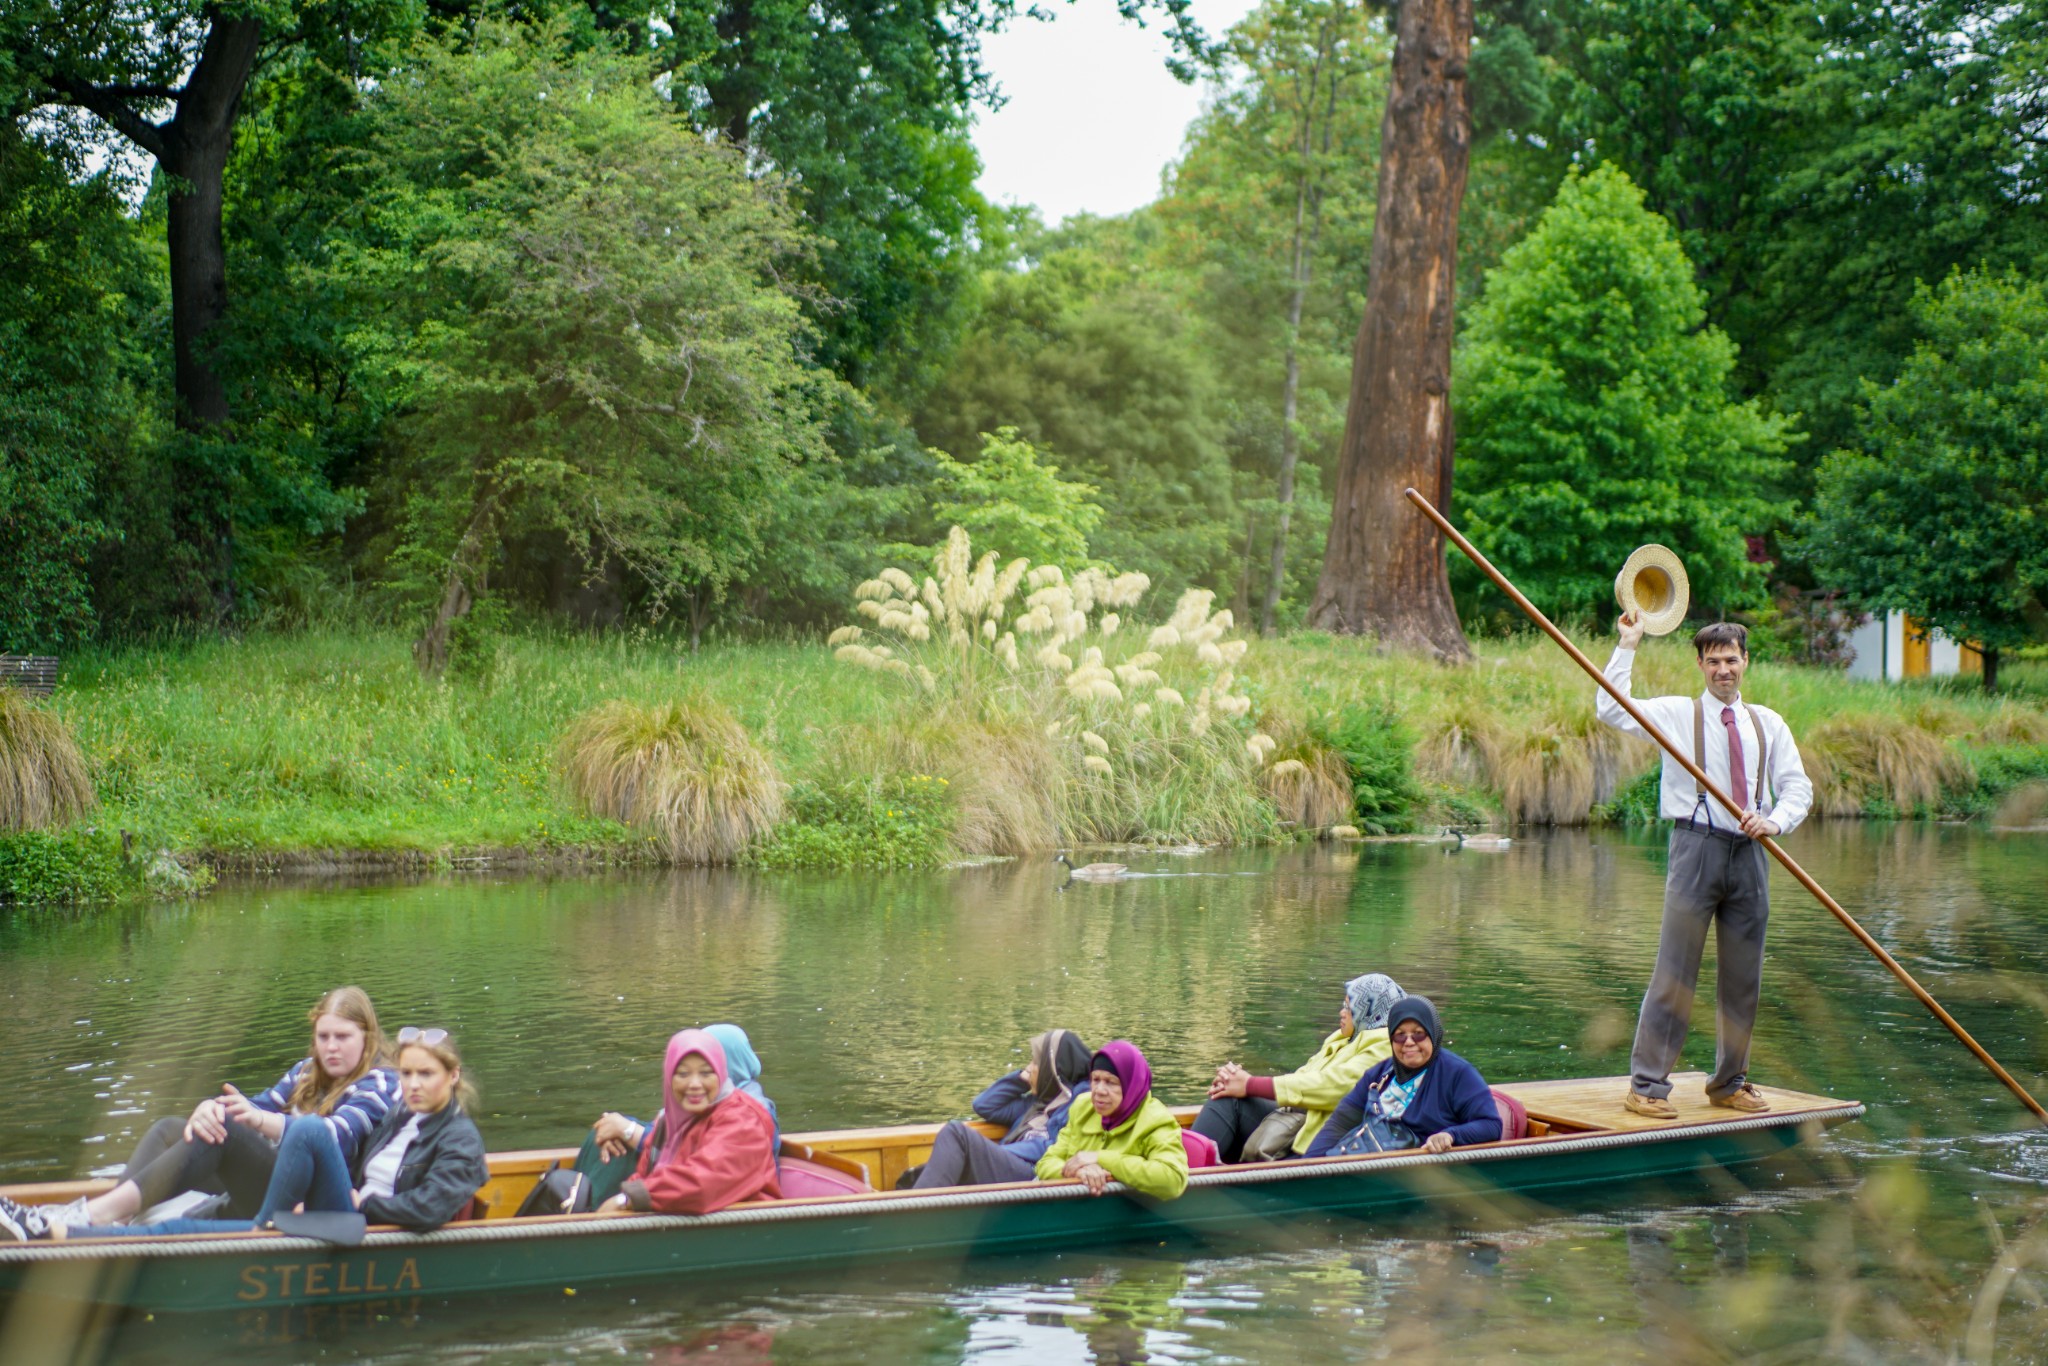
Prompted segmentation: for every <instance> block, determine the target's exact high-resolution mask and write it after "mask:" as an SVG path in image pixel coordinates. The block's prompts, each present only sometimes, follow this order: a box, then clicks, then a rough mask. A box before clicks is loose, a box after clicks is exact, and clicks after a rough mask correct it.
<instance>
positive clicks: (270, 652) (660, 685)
mask: <svg viewBox="0 0 2048 1366" xmlns="http://www.w3.org/2000/svg"><path fill="white" fill-rule="evenodd" d="M1136 643H1139V644H1142V643H1143V642H1136ZM1590 644H1591V646H1592V648H1593V653H1594V654H1595V656H1596V657H1604V654H1605V648H1606V644H1605V642H1590ZM1478 656H1479V658H1478V662H1477V663H1476V664H1474V665H1473V666H1471V667H1469V668H1462V669H1449V670H1447V669H1443V668H1440V667H1437V666H1435V665H1431V664H1426V663H1422V662H1420V661H1417V660H1414V659H1408V658H1402V657H1390V656H1384V655H1380V654H1376V653H1374V652H1373V651H1372V650H1371V649H1370V648H1369V647H1368V646H1366V645H1364V644H1362V643H1360V642H1358V641H1353V640H1341V639H1336V638H1331V637H1324V636H1319V635H1314V634H1304V635H1297V636H1294V637H1290V638H1285V639H1279V640H1272V641H1261V642H1259V643H1258V644H1257V646H1256V648H1254V649H1252V650H1250V651H1249V653H1248V654H1246V655H1245V656H1244V658H1243V659H1242V662H1241V663H1240V664H1239V665H1238V667H1237V670H1236V678H1235V680H1234V682H1233V685H1232V686H1234V687H1235V688H1237V689H1239V690H1240V695H1241V696H1243V697H1246V698H1249V700H1250V710H1249V715H1248V716H1246V717H1244V718H1241V719H1237V720H1232V719H1229V718H1223V717H1219V719H1218V721H1217V723H1216V726H1215V728H1214V729H1213V730H1211V731H1209V732H1208V733H1207V734H1206V735H1205V737H1204V738H1203V740H1202V741H1201V742H1200V743H1196V742H1194V741H1193V740H1190V739H1188V738H1187V737H1185V736H1182V737H1180V738H1178V739H1172V741H1171V743H1169V742H1168V741H1167V740H1162V739H1159V738H1158V736H1157V735H1156V734H1155V733H1154V732H1152V731H1149V730H1146V729H1144V728H1143V726H1141V725H1139V724H1138V723H1136V722H1125V723H1123V724H1126V726H1127V730H1128V732H1129V733H1128V734H1126V733H1124V732H1119V731H1115V730H1113V729H1111V728H1110V727H1109V724H1108V722H1106V721H1104V722H1098V723H1096V724H1099V725H1101V726H1102V727H1103V731H1104V734H1105V735H1106V738H1104V735H1098V732H1096V731H1093V730H1087V729H1086V727H1085V726H1082V725H1078V724H1074V723H1072V722H1071V721H1069V722H1057V723H1056V722H1045V723H1044V724H1039V720H1038V717H1037V714H1036V713H1033V712H1031V711H1030V710H1029V709H1028V708H1022V707H1019V706H1013V705H1009V704H1006V703H1004V702H1003V701H1002V698H1003V696H1004V694H1003V689H1004V688H1006V687H1008V686H1009V685H1007V684H1005V683H1003V682H1001V680H998V681H997V682H996V683H995V684H994V685H992V690H991V691H988V692H985V693H976V692H965V691H956V692H952V693H948V694H946V695H944V696H936V695H935V694H933V693H932V692H930V691H928V690H927V689H926V688H925V687H924V686H922V685H921V684H920V683H919V681H918V680H917V679H916V678H914V677H910V676H906V675H903V674H897V673H890V672H886V671H877V670H874V669H865V668H852V667H848V666H847V664H845V663H844V662H842V661H840V660H837V659H835V658H834V657H833V654H832V652H831V651H830V650H829V649H827V648H825V647H823V646H821V645H818V644H816V643H795V642H792V643H784V644H753V645H733V646H720V647H714V648H707V649H704V650H701V651H699V652H696V653H687V652H680V651H678V649H677V648H676V647H675V645H674V644H673V643H672V642H670V641H667V640H664V639H660V638H650V637H646V636H639V635H625V634H614V635H606V636H590V637H586V636H532V637H513V638H503V639H500V640H498V641H496V642H494V643H493V644H492V645H491V646H490V648H489V652H488V656H487V658H486V659H484V660H482V661H480V662H479V663H478V664H477V665H476V666H475V667H473V668H471V669H469V670H466V671H465V672H464V673H463V674H462V675H460V676H455V677H450V678H448V679H445V680H442V681H439V682H430V681H425V680H423V679H422V678H421V677H420V676H419V674H418V672H417V671H416V670H415V668H414V666H413V662H412V658H411V655H410V652H409V649H408V644H407V642H406V640H404V639H403V638H401V637H399V636H397V635H383V634H377V633H371V632H363V633H357V632H309V633H298V634H290V635H267V636H252V637H248V638H245V639H243V640H239V641H229V640H215V641H206V642H201V643H184V644H170V645H162V646H156V647H150V648H132V649H127V650H121V651H114V652H107V653H100V654H92V653H87V654H81V655H78V656H75V657H73V658H72V659H70V660H69V661H67V667H66V672H65V674H64V677H63V680H62V683H61V686H60V687H59V689H58V691H57V693H56V695H55V696H54V697H53V698H52V699H51V700H50V701H49V702H48V703H46V704H44V705H45V706H47V707H48V708H49V709H51V710H52V711H54V713H55V714H56V715H58V716H60V717H61V718H62V719H63V720H64V721H65V722H66V723H67V724H68V726H69V728H70V730H71V733H72V735H73V736H74V737H75V739H76V741H77V745H78V748H79V750H80V752H81V753H82V754H83V755H84V757H85V761H86V764H87V766H88V768H89V770H90V776H91V779H92V782H93V785H94V787H95V788H96V789H97V794H98V801H99V807H98V809H97V810H96V811H94V812H92V813H91V814H90V815H87V816H83V817H81V818H80V819H79V820H78V821H77V822H75V823H73V824H71V825H69V826H65V827H62V828H60V829H59V830H57V831H56V832H54V833H53V832H19V831H17V832H12V833H0V900H13V901H39V900H50V899H78V898H92V897H102V896H108V895H113V894H115V893H117V892H119V891H120V890H121V889H123V888H126V887H134V886H138V885H140V884H141V882H142V880H143V878H144V876H145V874H147V873H150V872H152V871H153V872H154V875H155V882H156V883H157V885H158V886H159V887H161V888H163V889H165V890H178V887H177V876H176V874H175V873H174V872H173V868H174V867H175V865H169V866H167V861H166V860H163V859H160V858H159V857H158V854H159V851H170V852H172V853H174V854H176V855H178V856H180V858H181V859H182V861H183V863H184V865H185V866H186V867H187V868H188V869H196V868H198V867H200V866H201V865H209V866H215V867H223V868H262V867H284V866H291V865H293V864H319V863H323V862H352V863H360V862H390V863H407V862H413V863H421V864H435V863H446V862H449V861H451V860H454V859H458V858H463V857H470V856H477V855H495V856H498V857H518V858H525V859H538V860H563V861H570V860H577V861H589V860H598V861H612V862H625V861H646V862H660V861H666V860H668V859H670V858H671V857H677V856H681V857H688V856H690V851H689V850H688V849H679V848H678V847H677V846H674V845H673V844H672V843H671V841H670V840H669V839H668V838H667V837H665V836H664V835H663V834H661V833H659V832H657V831H655V830H652V829H648V828H643V827H640V826H635V825H629V824H627V823H624V822H623V821H621V820H620V819H617V818H615V817H616V816H617V815H619V814H626V815H629V816H630V815H631V814H632V812H631V809H630V808H631V803H630V800H627V799H625V798H622V796H621V794H628V796H630V793H631V792H633V791H637V790H639V789H637V788H634V787H633V783H634V782H635V781H637V780H636V779H635V777H634V775H633V774H632V772H630V771H629V767H628V766H626V765H625V764H624V763H623V761H620V760H617V759H616V758H608V757H606V751H605V750H604V745H605V744H606V743H608V742H609V739H610V738H611V737H610V734H609V732H606V731H602V730H599V731H593V730H592V729H591V726H592V724H593V723H592V722H591V721H590V720H589V718H591V717H592V716H593V715H604V714H605V713H604V712H602V711H601V709H602V708H605V707H606V706H607V705H609V704H614V703H627V704H631V705H632V706H633V707H635V708H640V709H644V713H643V716H655V714H656V713H657V712H659V711H660V709H662V708H667V707H672V706H675V705H681V706H684V707H687V708H696V709H699V711H700V712H701V713H702V714H701V715H698V714H696V713H692V714H691V715H683V714H680V713H676V712H673V711H671V712H668V713H665V714H663V715H661V716H656V718H655V719H656V720H657V721H659V722H660V724H659V725H656V726H655V727H654V730H653V731H651V732H650V733H652V734H655V735H657V736H658V737H659V736H671V735H673V736H676V737H680V738H678V739H676V740H675V743H676V744H679V745H685V746H688V745H695V744H699V743H700V741H699V740H697V739H693V738H691V737H703V739H702V741H701V743H702V744H708V745H710V746H713V748H712V749H709V750H704V749H698V750H693V751H691V758H690V762H692V763H694V764H697V765H699V766H700V767H702V768H703V770H704V771H705V772H707V773H709V774H711V775H712V777H713V779H715V781H716V782H718V783H723V784H725V787H724V789H723V790H726V791H729V792H732V793H736V794H740V795H741V796H742V797H743V799H744V800H745V802H746V803H747V804H748V805H747V809H746V811H744V812H738V813H735V812H730V811H724V810H695V811H694V814H693V816H692V819H693V820H695V821H697V822H698V826H697V827H696V828H699V829H700V830H702V831H704V832H706V833H705V834H704V836H703V838H704V840H706V841H708V844H706V845H705V846H704V847H705V848H709V849H711V850H712V851H713V853H714V856H719V857H724V856H728V855H730V854H731V851H733V850H735V849H737V850H739V852H738V853H737V855H734V856H736V857H737V858H739V859H741V860H744V861H751V862H754V863H757V864H760V865H763V866H772V867H821V866H826V867H900V866H914V865H927V866H928V865H931V864H934V863H937V862H942V861H944V860H946V859H949V858H952V857H955V856H958V855H960V854H972V853H1011V852H1023V851H1027V850H1031V849H1050V848H1052V847H1056V846H1057V845H1059V844H1062V843H1065V842H1067V841H1074V842H1077V843H1078V842H1083V841H1085V840H1089V839H1100V838H1104V837H1114V838H1127V839H1154V840H1159V841H1170V842H1182V841H1186V840H1190V839H1200V840H1205V841H1252V840H1262V839H1271V838H1286V837H1291V836H1294V835H1296V834H1300V833H1321V832H1327V831H1328V830H1329V829H1330V828H1331V827H1336V826H1353V827H1356V828H1358V829H1361V830H1363V831H1365V832H1367V833H1371V832H1374V831H1386V832H1396V831H1401V830H1407V829H1415V828H1426V827H1427V826H1428V825H1430V824H1433V823H1437V822H1449V821H1456V822H1461V823H1473V822H1482V821H1487V820H1493V821H1504V822H1509V823H1515V822H1527V821H1533V822H1559V823H1578V822H1584V821H1587V820H1590V819H1629V818H1631V817H1632V816H1641V815H1643V814H1644V812H1645V810H1646V807H1647V802H1648V796H1647V793H1648V789H1647V787H1645V786H1644V784H1645V783H1646V782H1647V779H1646V778H1644V777H1643V775H1645V774H1647V773H1649V772H1650V771H1651V770H1652V768H1653V755H1652V754H1651V752H1650V748H1649V746H1648V745H1646V744H1642V743H1640V742H1632V741H1625V740H1622V739H1621V738H1620V737H1619V736H1616V735H1615V734H1614V733H1613V732H1611V731H1608V730H1606V729H1605V728H1603V727H1601V726H1599V725H1598V724H1597V723H1596V722H1595V721H1594V719H1593V706H1592V691H1593V690H1592V687H1591V685H1590V684H1589V683H1588V682H1587V681H1586V680H1585V679H1584V678H1583V676H1582V675H1580V674H1579V673H1578V672H1577V670H1576V669H1575V668H1574V667H1573V666H1572V665H1571V664H1570V662H1569V661H1568V660H1566V659H1564V658H1563V657H1562V656H1561V655H1560V654H1559V653H1558V652H1557V651H1556V650H1555V648H1554V647H1551V646H1550V645H1548V644H1547V643H1545V642H1541V641H1536V640H1515V641H1507V642H1482V643H1481V644H1480V646H1479V649H1478ZM2011 675H2012V676H2011V677H2009V678H2008V682H2009V683H2013V684H2017V685H2018V689H2017V695H2008V696H2006V697H2004V698H2001V699H1985V698H1983V697H1982V696H1981V695H1980V694H1979V693H1978V692H1977V690H1976V689H1975V687H1974V685H1973V684H1970V683H1967V682H1964V683H1958V684H1954V685H1943V684H1938V683H1926V684H1915V685H1910V686H1897V687H1884V686H1879V685H1867V684H1856V683H1850V682H1847V681H1846V680H1844V679H1843V678H1842V676H1841V675H1840V674H1839V673H1836V672H1832V671H1825V670H1817V669H1805V668H1796V667H1786V666H1778V665H1774V664H1771V663H1770V662H1768V661H1762V660H1760V661H1759V662H1758V664H1757V665H1756V667H1755V668H1754V669H1753V671H1752V673H1751V676H1750V687H1749V689H1748V691H1749V693H1750V694H1751V695H1752V696H1754V697H1756V698H1757V699H1758V700H1759V701H1763V702H1765V703H1767V704H1768V705H1771V706H1773V707H1775V708H1777V709H1778V710H1780V711H1781V712H1783V713H1784V714H1785V716H1786V717H1787V719H1788V720H1789V721H1790V723H1791V725H1792V727H1793V730H1794V733H1795V734H1796V735H1798V736H1799V737H1800V740H1801V744H1802V748H1803V750H1804V753H1805V755H1806V759H1807V765H1808V768H1809V770H1810V771H1811V772H1812V773H1813V774H1814V776H1815V781H1816V787H1817V789H1818V794H1819V799H1818V807H1819V810H1820V811H1821V813H1822V814H1824V815H1829V816H1855V815H1861V816H1875V817H1909V816H1920V817H1972V816H1984V817H1986V818H1988V819H1999V818H2000V817H1999V813H2000V812H2001V810H2003V811H2005V812H2006V813H2007V814H2010V812H2011V811H2012V810H2022V812H2023V813H2024V811H2025V810H2032V809H2033V805H2029V803H2028V802H2027V801H2026V800H2025V796H2026V794H2027V793H2028V792H2030V791H2034V790H2037V788H2036V786H2035V785H2038V784H2040V783H2042V782H2048V708H2044V706H2043V704H2042V699H2043V696H2044V694H2048V687H2041V688H2040V690H2039V691H2035V690H2034V689H2035V688H2036V686H2037V685H2036V682H2035V680H2032V679H2031V678H2029V677H2028V676H2027V674H2026V670H2025V667H2024V666H2022V667H2018V668H2015V669H2014V670H2012V671H2011ZM1637 679H1638V688H1639V689H1640V690H1651V689H1654V690H1656V691H1680V690H1683V691H1691V690H1692V688H1693V687H1695V686H1696V680H1697V674H1696V673H1695V672H1694V670H1693V667H1692V663H1691V658H1690V651H1689V650H1688V649H1687V648H1686V647H1685V646H1683V645H1682V644H1678V643H1673V642H1670V641H1664V642H1654V643H1653V644H1652V645H1651V646H1650V648H1648V649H1646V650H1645V651H1644V653H1643V655H1642V657H1641V659H1640V661H1639V663H1638V667H1637ZM2042 682H2043V683H2048V680H2042ZM1112 719H1114V718H1112ZM613 721H614V723H615V724H614V725H613V727H612V729H613V730H618V729H619V728H620V727H621V726H623V727H624V728H625V729H626V730H627V731H628V732H631V730H632V727H633V726H635V725H641V726H645V725H652V724H653V723H652V722H646V721H644V720H628V721H621V720H620V718H619V717H618V716H617V715H616V714H614V715H613ZM579 723H581V727H580V728H579ZM1232 727H1235V729H1232ZM1049 730H1050V731H1052V732H1053V733H1050V734H1049V733H1048V731H1049ZM1084 731H1085V733H1086V734H1088V735H1098V740H1099V741H1100V744H1101V751H1102V753H1103V754H1108V755H1111V756H1112V757H1113V758H1114V760H1115V762H1114V764H1113V765H1112V771H1111V772H1110V773H1108V774H1104V773H1102V772H1101V771H1100V766H1099V765H1085V759H1086V758H1087V757H1088V756H1091V755H1096V757H1100V755H1097V752H1096V745H1095V744H1094V743H1084V741H1083V739H1082V738H1081V736H1082V733H1083V732H1084ZM1240 734H1242V735H1247V736H1251V735H1263V736H1269V737H1271V741H1272V744H1271V746H1270V747H1269V748H1267V749H1265V750H1264V751H1263V752H1264V754H1265V758H1264V761H1263V762H1262V763H1253V762H1252V761H1251V760H1248V759H1246V758H1245V757H1243V756H1244V751H1245V745H1244V743H1243V742H1242V741H1241V740H1240V739H1238V738H1235V737H1237V736H1239V735H1240ZM721 737H723V738H721ZM1225 741H1227V743H1225ZM719 746H723V747H724V748H723V749H721V748H718V747H719ZM742 748H744V750H745V752H744V753H742V752H740V751H741V750H742ZM1254 748H1255V751H1256V750H1257V749H1258V747H1256V746H1255V747H1254ZM727 751H730V752H727ZM579 755H580V756H581V757H580V760H579ZM579 762H580V765H581V768H582V769H583V770H585V772H584V776H583V777H582V778H580V779H577V780H576V781H572V780H571V779H572V777H574V776H575V774H576V772H577V770H578V767H579ZM1103 762H1105V763H1107V762H1109V761H1108V760H1104V761H1103ZM770 781H772V782H773V783H774V784H777V785H779V786H778V788H777V790H778V791H780V792H782V793H784V794H786V795H785V796H783V798H782V799H781V800H780V802H779V803H778V802H777V801H776V799H775V794H774V793H773V792H769V791H767V790H766V788H765V786H764V785H765V784H767V783H769V782H770ZM593 793H603V794H608V795H606V796H605V797H604V799H603V800H593V799H592V794H593ZM579 794H581V795H579ZM663 800H665V801H668V802H670V803H671V804H678V803H679V804H681V805H683V806H687V805H688V800H687V798H686V797H685V796H679V795H678V794H676V793H674V792H670V793H667V794H665V795H664V797H663ZM607 802H609V803H610V804H609V805H607V804H606V803H607ZM2015 803H2018V805H2017V806H2015V805H2014V804H2015ZM778 805H779V806H780V808H781V809H780V811H779V812H778V811H777V810H776V807H777V806H778ZM2034 805H2038V803H2036V804H2034ZM607 810H609V811H610V812H612V814H593V812H602V811H607ZM757 824H758V825H759V826H760V827H761V828H767V829H769V830H770V833H769V834H768V835H767V836H766V837H765V838H760V837H755V832H756V826H757ZM124 831H125V832H128V834H129V835H130V836H131V839H130V840H129V841H128V843H127V846H126V847H125V848H124V845H123V841H122V840H121V837H120V832H124ZM735 832H738V834H735ZM742 844H743V847H742ZM693 847H694V846H693ZM718 851H725V852H724V853H719V852H718Z"/></svg>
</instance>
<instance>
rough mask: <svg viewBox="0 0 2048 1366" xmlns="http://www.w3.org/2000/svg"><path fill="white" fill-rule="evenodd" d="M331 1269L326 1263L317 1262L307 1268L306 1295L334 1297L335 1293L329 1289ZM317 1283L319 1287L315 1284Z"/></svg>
mask: <svg viewBox="0 0 2048 1366" xmlns="http://www.w3.org/2000/svg"><path fill="white" fill-rule="evenodd" d="M330 1269H331V1268H330V1266H329V1264H328V1263H326V1262H315V1263H313V1264H312V1265H311V1266H309V1267H307V1268H306V1293H307V1294H308V1295H332V1294H333V1293H334V1292H333V1291H332V1290H329V1289H328V1288H327V1273H328V1271H329V1270H330ZM316 1281H317V1282H318V1284H317V1285H316V1284H315V1283H314V1282H316Z"/></svg>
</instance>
